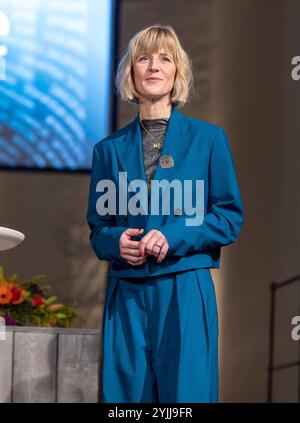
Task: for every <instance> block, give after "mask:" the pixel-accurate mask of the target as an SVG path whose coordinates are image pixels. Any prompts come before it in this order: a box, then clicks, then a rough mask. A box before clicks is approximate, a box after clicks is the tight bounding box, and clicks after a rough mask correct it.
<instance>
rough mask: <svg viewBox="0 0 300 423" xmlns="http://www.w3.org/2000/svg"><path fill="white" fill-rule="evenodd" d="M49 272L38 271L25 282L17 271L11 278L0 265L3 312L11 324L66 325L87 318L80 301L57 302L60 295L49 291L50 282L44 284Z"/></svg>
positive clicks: (0, 290)
mask: <svg viewBox="0 0 300 423" xmlns="http://www.w3.org/2000/svg"><path fill="white" fill-rule="evenodd" d="M46 278H47V276H46V275H36V276H33V277H32V278H30V279H27V280H25V281H24V282H23V283H22V282H20V281H19V277H18V274H17V273H14V274H13V275H12V276H11V277H10V278H8V277H7V276H6V275H5V274H4V270H3V267H2V266H0V316H3V317H4V319H5V321H6V324H7V325H19V326H30V325H35V326H42V327H54V326H56V327H65V328H70V327H72V326H73V324H74V321H75V319H76V318H77V319H79V320H82V321H84V322H87V319H86V318H85V317H83V316H81V315H80V314H79V313H78V312H77V311H76V303H75V302H74V303H73V304H62V303H56V301H57V299H58V297H57V296H56V295H50V296H48V295H46V291H50V290H51V286H50V285H42V284H41V281H43V280H45V279H46Z"/></svg>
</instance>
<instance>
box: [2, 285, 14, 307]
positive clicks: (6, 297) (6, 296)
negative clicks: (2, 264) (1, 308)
mask: <svg viewBox="0 0 300 423" xmlns="http://www.w3.org/2000/svg"><path fill="white" fill-rule="evenodd" d="M12 298H13V294H12V293H11V291H10V290H9V288H8V287H7V286H5V284H2V285H1V286H0V304H2V305H4V304H8V303H9V302H10V300H11V299H12Z"/></svg>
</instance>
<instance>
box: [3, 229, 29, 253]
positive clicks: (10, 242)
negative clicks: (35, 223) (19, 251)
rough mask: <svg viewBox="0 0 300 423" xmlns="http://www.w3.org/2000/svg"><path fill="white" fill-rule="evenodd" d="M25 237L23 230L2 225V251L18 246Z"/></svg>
mask: <svg viewBox="0 0 300 423" xmlns="http://www.w3.org/2000/svg"><path fill="white" fill-rule="evenodd" d="M24 239H25V235H24V234H22V232H19V231H15V230H14V229H9V228H3V227H2V226H0V251H3V250H9V249H10V248H14V247H16V246H17V245H19V244H20V243H21V242H22V241H24Z"/></svg>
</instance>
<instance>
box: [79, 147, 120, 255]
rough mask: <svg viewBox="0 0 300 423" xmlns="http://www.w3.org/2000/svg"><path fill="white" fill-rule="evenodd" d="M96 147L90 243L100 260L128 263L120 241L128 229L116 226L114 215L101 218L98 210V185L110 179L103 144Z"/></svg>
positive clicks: (91, 200) (88, 216)
mask: <svg viewBox="0 0 300 423" xmlns="http://www.w3.org/2000/svg"><path fill="white" fill-rule="evenodd" d="M98 147H99V149H97V145H95V146H94V150H93V161H92V169H91V179H90V190H89V200H88V210H87V222H88V224H89V227H90V230H91V232H90V242H91V246H92V248H93V250H94V251H95V253H96V255H97V257H98V258H99V259H100V260H113V261H115V262H117V263H124V262H126V260H125V259H123V257H121V255H120V246H119V239H120V236H121V235H122V233H123V232H124V231H125V230H126V229H127V228H126V227H120V226H116V219H115V216H114V215H110V214H106V215H104V216H101V215H100V214H99V213H98V212H97V209H96V202H97V199H98V197H99V193H97V192H96V186H97V183H98V182H99V181H100V180H102V179H109V175H108V174H107V171H106V165H105V159H104V155H103V151H102V147H101V143H100V144H99V143H98Z"/></svg>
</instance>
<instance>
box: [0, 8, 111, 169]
mask: <svg viewBox="0 0 300 423" xmlns="http://www.w3.org/2000/svg"><path fill="white" fill-rule="evenodd" d="M113 11H114V1H113V0H101V1H99V0H68V1H61V0H25V1H24V0H0V167H2V168H3V167H4V168H14V167H21V168H30V169H33V168H35V169H37V168H39V169H46V168H47V169H49V168H53V169H66V170H86V169H89V168H90V167H91V160H92V150H93V146H94V144H95V143H96V142H98V141H99V140H100V139H102V138H104V137H105V136H107V135H108V133H109V132H110V131H111V127H110V122H111V116H110V112H111V94H110V93H111V84H112V81H111V75H112V72H111V63H112V54H113V51H112V47H113V46H112V40H113Z"/></svg>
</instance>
